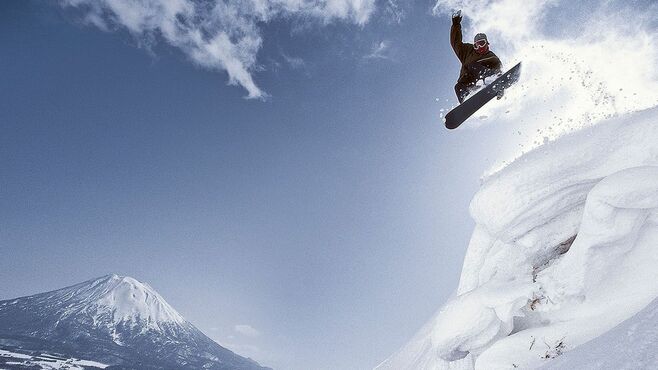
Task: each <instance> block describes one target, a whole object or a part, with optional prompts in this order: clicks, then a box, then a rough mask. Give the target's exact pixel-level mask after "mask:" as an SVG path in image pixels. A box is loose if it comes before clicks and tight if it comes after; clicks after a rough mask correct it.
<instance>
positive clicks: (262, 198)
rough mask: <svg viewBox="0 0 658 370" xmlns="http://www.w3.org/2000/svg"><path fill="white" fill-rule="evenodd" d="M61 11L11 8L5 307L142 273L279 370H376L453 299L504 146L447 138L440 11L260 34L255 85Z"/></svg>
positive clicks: (5, 31) (316, 21)
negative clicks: (475, 205)
mask: <svg viewBox="0 0 658 370" xmlns="http://www.w3.org/2000/svg"><path fill="white" fill-rule="evenodd" d="M83 3H84V1H83ZM365 3H370V2H365ZM61 4H63V3H60V2H37V1H4V2H2V3H1V4H0V48H1V50H2V51H3V53H2V54H3V56H2V57H1V58H0V86H2V88H1V89H0V157H1V158H2V161H1V162H0V225H2V226H1V228H0V253H1V254H2V256H3V258H2V259H0V279H1V280H2V281H3V284H2V285H0V299H8V298H13V297H16V296H23V295H28V294H33V293H37V292H42V291H46V290H50V289H56V288H60V287H63V286H66V285H70V284H74V283H77V282H80V281H83V280H86V279H89V278H93V277H96V276H100V275H104V274H109V273H117V274H121V275H129V276H132V277H135V278H137V279H138V280H140V281H144V282H147V283H149V284H150V285H151V286H153V287H154V288H155V289H156V290H157V291H158V292H160V293H161V294H162V295H163V296H164V297H165V298H166V299H167V301H168V302H169V303H170V304H171V305H172V306H174V307H175V308H176V309H177V310H178V311H179V312H180V313H181V314H182V315H183V316H185V317H186V318H187V319H188V320H190V321H191V322H192V323H194V324H195V325H197V326H198V327H199V328H200V329H201V330H203V331H204V332H205V333H206V334H208V335H209V336H211V337H212V338H214V339H216V340H217V341H219V342H220V343H221V344H224V345H226V346H228V347H229V348H231V349H234V350H235V351H236V352H238V353H239V354H242V355H245V356H251V357H253V358H255V359H256V360H258V361H259V362H261V363H262V364H264V365H268V366H272V367H276V368H279V369H364V368H371V367H373V366H375V365H377V364H378V363H379V362H380V361H382V360H384V359H385V358H386V357H387V356H388V355H390V354H391V353H392V352H394V351H395V350H396V349H398V348H399V347H400V346H402V345H403V344H404V343H406V341H407V340H408V339H409V338H410V337H411V336H412V335H413V334H414V332H415V331H416V330H417V329H418V328H419V327H420V326H422V324H423V323H424V322H425V321H426V320H427V319H428V318H429V317H430V316H431V315H432V314H433V312H434V311H435V310H436V308H437V307H439V305H440V304H441V303H442V302H444V301H445V299H446V298H447V297H448V296H449V295H450V294H451V293H452V291H453V289H454V287H456V285H457V281H458V278H459V271H460V269H461V262H462V259H463V255H464V252H465V249H466V246H467V244H468V239H469V236H470V233H471V229H472V226H473V223H472V221H471V219H470V218H469V216H468V203H469V200H470V198H471V196H472V194H473V193H474V192H475V191H476V190H477V187H478V179H479V176H480V174H481V173H482V172H483V171H484V170H485V169H487V168H488V167H490V166H491V165H492V164H493V163H494V159H495V158H496V153H498V152H500V151H503V150H504V149H501V148H502V147H504V142H503V141H501V137H503V136H501V135H502V134H498V133H497V131H496V130H495V127H494V126H492V125H489V126H484V127H482V128H480V129H479V130H461V131H455V132H449V131H447V130H445V129H444V128H443V123H442V120H441V119H440V113H441V112H440V110H441V109H442V108H447V107H449V106H450V105H451V104H453V103H454V101H455V98H454V92H453V86H454V83H455V80H456V78H457V75H458V69H459V64H458V61H457V59H456V58H455V57H454V55H453V54H452V51H451V49H450V46H449V44H448V31H449V26H450V19H449V17H448V16H446V15H439V16H433V15H432V13H431V10H432V6H433V5H434V4H432V3H430V2H423V1H417V2H401V3H393V2H386V1H379V2H375V3H372V9H370V10H368V11H363V10H362V11H360V12H356V11H355V12H354V14H352V13H349V12H348V13H345V14H347V15H344V14H343V13H340V12H339V11H336V12H334V13H331V12H330V11H329V10H327V9H321V10H320V11H324V12H325V13H318V14H320V15H313V14H311V15H309V14H301V15H298V14H296V13H294V12H292V11H291V12H290V13H286V12H285V11H281V12H282V14H278V15H268V16H267V17H265V19H264V20H263V19H261V20H258V19H257V20H256V21H254V23H253V24H249V23H248V22H247V24H243V25H241V26H239V27H242V28H239V30H238V31H239V32H238V31H236V32H238V33H239V34H240V35H242V36H245V35H246V36H253V35H252V34H250V32H253V31H254V29H253V27H256V31H255V32H256V35H259V37H260V38H261V44H260V46H259V47H258V48H256V52H255V54H253V55H250V54H248V53H247V54H246V55H242V57H241V58H242V59H240V60H239V62H240V63H243V65H242V67H244V68H245V71H247V72H248V77H245V75H240V73H239V72H240V68H237V72H235V71H234V73H235V75H236V76H238V77H235V76H231V75H230V73H229V72H227V71H226V70H223V69H222V68H221V67H218V65H221V63H223V62H226V61H221V60H211V61H209V62H208V64H207V65H203V64H202V63H199V62H198V61H196V62H195V61H194V60H192V59H191V57H190V52H193V51H190V50H189V49H185V48H186V47H189V45H188V46H185V47H183V48H181V47H178V46H176V45H173V44H172V43H171V42H168V41H167V40H165V39H163V37H162V36H158V35H156V36H151V37H147V38H144V37H143V35H141V36H139V35H137V36H136V34H131V33H130V32H128V31H127V30H126V27H124V26H121V25H120V24H112V23H111V22H110V23H108V25H106V26H107V28H108V29H107V30H103V29H102V28H103V27H100V28H99V27H98V26H95V25H93V24H90V23H89V18H88V17H89V14H91V13H89V9H86V8H74V7H63V6H61ZM387 4H388V5H387ZM390 4H396V7H395V12H393V13H392V12H391V9H390ZM398 15H402V17H401V18H400V19H398V18H397V16H398ZM85 17H87V18H85ZM364 17H365V19H364ZM249 19H251V18H247V20H249ZM243 21H244V19H243ZM223 22H226V20H223ZM236 22H237V21H236ZM222 24H224V23H222ZM221 27H224V26H221ZM227 27H228V26H227ZM250 27H251V28H250ZM240 32H241V33H240ZM246 36H245V37H246ZM469 36H470V35H469ZM494 51H495V49H494ZM251 57H254V58H255V60H254V61H253V62H251V64H250V63H249V62H248V61H249V60H250V58H251ZM245 61H247V62H245ZM213 63H214V64H213ZM240 76H241V77H240ZM230 78H233V79H234V82H235V83H234V84H232V85H228V84H227V82H229V80H230ZM240 78H241V79H242V80H240ZM249 79H251V80H253V83H254V86H255V87H254V86H251V87H249V86H248V81H249ZM245 81H246V82H245ZM250 89H251V90H250ZM248 96H251V97H252V98H251V99H249V98H246V97H248ZM504 134H505V135H509V134H510V132H509V131H505V133H504Z"/></svg>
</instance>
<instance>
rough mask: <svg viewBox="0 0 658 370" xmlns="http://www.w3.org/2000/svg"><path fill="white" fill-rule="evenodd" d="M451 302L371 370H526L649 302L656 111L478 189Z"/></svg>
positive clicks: (517, 165) (656, 222)
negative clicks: (399, 348) (465, 248)
mask: <svg viewBox="0 0 658 370" xmlns="http://www.w3.org/2000/svg"><path fill="white" fill-rule="evenodd" d="M470 211H471V215H472V217H473V219H474V220H475V221H476V227H475V230H474V231H473V235H472V237H471V241H470V243H469V246H468V251H467V254H466V258H465V261H464V266H463V270H462V274H461V279H460V283H459V287H458V289H457V294H456V297H454V298H453V299H451V300H449V302H447V303H446V305H445V306H444V307H443V308H442V309H440V310H439V312H438V313H437V314H436V315H435V317H434V318H433V319H432V320H430V322H429V323H427V324H426V325H425V327H424V328H423V329H421V331H420V332H419V333H418V334H417V335H416V336H415V337H414V338H413V339H412V340H411V342H410V343H409V344H407V345H406V346H405V347H404V348H402V349H401V350H400V351H399V352H398V353H396V354H395V355H393V356H392V357H391V358H390V359H388V360H386V361H385V362H383V363H382V364H381V365H379V366H378V369H514V368H524V369H527V368H537V367H541V366H543V365H544V364H548V363H550V360H551V359H553V358H555V357H558V356H560V355H561V354H562V353H564V352H568V351H570V350H571V349H573V348H575V347H577V346H579V345H581V344H583V343H586V342H588V341H590V340H591V339H593V338H596V337H598V336H600V335H601V334H603V333H605V332H607V331H608V330H610V329H612V328H613V327H615V326H616V325H618V324H619V323H621V322H622V321H624V320H626V319H628V318H630V317H631V316H633V315H634V314H636V313H637V312H639V311H640V310H642V309H643V308H644V307H645V306H647V305H648V304H649V303H650V302H652V301H653V300H654V299H655V298H656V297H657V296H658V284H656V281H658V269H656V268H655V266H656V264H657V263H658V253H656V252H657V251H656V248H657V247H658V109H657V108H652V109H649V110H645V111H642V112H637V113H633V114H629V115H625V116H621V117H616V118H613V119H610V120H608V121H606V122H602V123H600V124H597V125H595V126H593V127H591V128H588V129H584V130H581V131H579V132H576V133H573V134H570V135H567V136H564V137H561V138H559V139H558V140H556V141H555V142H552V143H548V144H546V145H544V146H542V147H539V148H537V149H535V150H533V151H532V152H529V153H527V154H525V155H524V156H522V157H520V158H519V159H517V160H516V161H514V162H513V163H511V164H510V165H509V166H507V167H506V168H504V169H502V170H501V171H499V172H497V173H496V174H493V175H491V176H489V177H488V178H486V179H485V181H484V184H483V185H482V188H481V189H480V191H479V192H478V193H477V194H476V195H475V196H474V198H473V200H472V202H471V205H470Z"/></svg>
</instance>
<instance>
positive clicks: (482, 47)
mask: <svg viewBox="0 0 658 370" xmlns="http://www.w3.org/2000/svg"><path fill="white" fill-rule="evenodd" d="M473 47H474V48H475V51H476V52H477V53H479V54H485V53H487V52H488V51H489V40H487V35H485V34H484V33H478V34H477V35H475V38H474V39H473Z"/></svg>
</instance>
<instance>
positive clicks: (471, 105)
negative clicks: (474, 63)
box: [445, 62, 521, 130]
mask: <svg viewBox="0 0 658 370" xmlns="http://www.w3.org/2000/svg"><path fill="white" fill-rule="evenodd" d="M520 74H521V62H519V63H518V64H517V65H515V66H514V67H512V68H510V69H509V70H508V71H507V72H505V73H503V74H502V75H500V77H498V78H496V79H495V80H494V81H493V82H491V83H489V84H488V85H486V86H485V87H484V88H482V89H481V90H480V91H478V92H476V93H475V94H473V95H471V96H469V97H468V98H466V100H464V102H463V103H461V104H459V105H458V106H457V107H455V108H454V109H452V110H451V111H450V112H448V113H447V114H446V116H445V124H446V128H447V129H450V130H452V129H455V128H457V127H459V125H461V124H462V123H464V121H466V120H467V119H468V117H470V116H472V115H473V114H474V113H475V112H477V110H478V109H480V108H482V107H483V106H484V105H485V104H487V103H488V102H489V100H491V99H493V98H494V97H496V95H497V94H498V92H499V91H501V90H505V89H507V88H508V87H510V86H512V85H513V84H514V83H515V82H516V81H517V80H518V79H519V75H520Z"/></svg>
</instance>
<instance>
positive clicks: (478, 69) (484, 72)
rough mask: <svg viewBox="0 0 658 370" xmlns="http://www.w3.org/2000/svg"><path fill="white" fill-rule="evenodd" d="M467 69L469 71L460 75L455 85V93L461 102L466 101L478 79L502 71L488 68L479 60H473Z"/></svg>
mask: <svg viewBox="0 0 658 370" xmlns="http://www.w3.org/2000/svg"><path fill="white" fill-rule="evenodd" d="M466 71H467V73H466V74H465V75H463V76H461V77H459V80H457V84H456V85H455V94H457V99H459V104H461V103H463V102H464V100H465V99H466V97H467V96H468V94H469V93H470V92H471V89H472V88H473V87H475V84H476V83H477V81H478V80H483V79H485V78H487V77H491V76H493V75H495V74H497V73H499V72H500V71H498V70H494V69H491V68H487V67H485V66H483V65H482V64H480V63H478V62H473V63H471V64H469V65H467V66H466Z"/></svg>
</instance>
